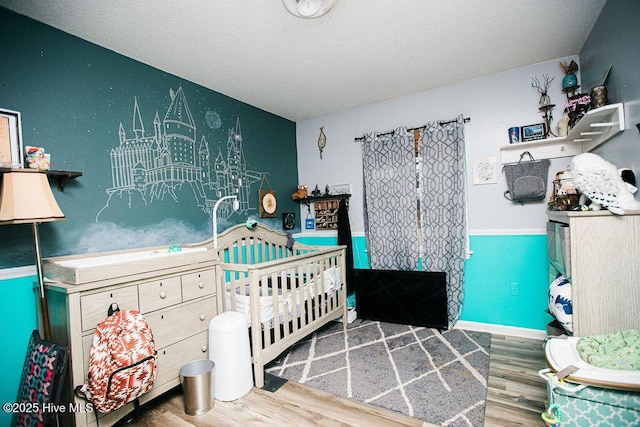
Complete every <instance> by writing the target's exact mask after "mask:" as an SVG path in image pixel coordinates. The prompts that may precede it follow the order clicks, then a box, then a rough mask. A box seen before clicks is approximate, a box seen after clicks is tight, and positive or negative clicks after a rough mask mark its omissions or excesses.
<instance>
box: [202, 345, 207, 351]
mask: <svg viewBox="0 0 640 427" xmlns="http://www.w3.org/2000/svg"><path fill="white" fill-rule="evenodd" d="M202 352H203V353H206V352H207V346H206V345H203V346H202Z"/></svg>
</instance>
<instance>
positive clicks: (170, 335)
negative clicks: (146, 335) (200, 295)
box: [145, 296, 217, 349]
mask: <svg viewBox="0 0 640 427" xmlns="http://www.w3.org/2000/svg"><path fill="white" fill-rule="evenodd" d="M216 314H217V309H216V298H215V296H212V297H210V298H206V299H204V300H199V301H195V302H190V303H184V304H180V305H179V306H177V307H171V308H167V309H164V310H160V311H156V312H153V313H150V314H148V315H146V316H145V319H146V320H147V323H149V326H150V327H151V331H152V332H153V339H154V341H155V342H156V348H157V349H161V348H163V347H166V346H168V345H170V344H173V343H175V342H177V341H180V340H182V339H184V338H186V337H188V336H190V335H194V334H197V333H199V332H204V331H207V330H208V329H209V321H210V320H211V319H212V318H213V317H215V315H216Z"/></svg>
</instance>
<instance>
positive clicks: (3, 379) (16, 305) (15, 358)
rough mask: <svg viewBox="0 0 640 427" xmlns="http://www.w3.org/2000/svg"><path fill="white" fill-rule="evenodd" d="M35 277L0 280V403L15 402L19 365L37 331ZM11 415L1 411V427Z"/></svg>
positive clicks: (20, 368) (5, 424)
mask: <svg viewBox="0 0 640 427" xmlns="http://www.w3.org/2000/svg"><path fill="white" fill-rule="evenodd" d="M34 281H37V278H36V277H35V276H30V277H20V278H15V279H8V280H0V293H1V294H2V301H3V302H2V304H1V309H0V325H2V326H1V328H2V339H3V340H4V343H5V348H4V351H1V352H0V366H2V369H0V384H2V387H0V402H1V403H5V402H15V400H16V396H17V394H18V384H19V383H20V375H21V373H22V365H23V363H24V358H25V356H26V353H27V344H28V343H29V337H30V336H31V331H33V330H34V329H36V327H37V325H36V294H35V293H34V290H33V283H34ZM10 423H11V414H8V413H6V412H4V411H2V412H0V425H1V426H8V425H9V424H10Z"/></svg>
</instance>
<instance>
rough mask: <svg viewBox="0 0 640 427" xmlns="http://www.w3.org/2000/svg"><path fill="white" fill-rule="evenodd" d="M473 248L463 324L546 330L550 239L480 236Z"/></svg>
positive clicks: (467, 265)
mask: <svg viewBox="0 0 640 427" xmlns="http://www.w3.org/2000/svg"><path fill="white" fill-rule="evenodd" d="M470 247H471V250H472V251H473V254H472V255H471V257H470V258H469V259H468V260H467V262H466V263H465V284H464V305H463V308H462V315H461V317H460V320H466V321H470V322H480V323H490V324H496V325H503V326H515V327H520V328H529V329H538V330H544V329H545V326H546V324H547V323H548V322H549V321H550V320H551V317H550V316H549V314H547V313H546V310H547V291H548V288H549V266H548V262H547V238H546V236H545V235H519V236H514V235H505V236H479V235H475V236H471V237H470ZM512 283H515V284H517V288H518V291H517V295H513V294H512V289H511V288H512Z"/></svg>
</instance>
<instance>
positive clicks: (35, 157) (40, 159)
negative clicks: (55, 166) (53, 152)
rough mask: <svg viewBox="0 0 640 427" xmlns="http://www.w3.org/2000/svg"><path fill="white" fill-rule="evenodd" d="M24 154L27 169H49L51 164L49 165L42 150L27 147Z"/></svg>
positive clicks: (40, 148)
mask: <svg viewBox="0 0 640 427" xmlns="http://www.w3.org/2000/svg"><path fill="white" fill-rule="evenodd" d="M25 152H26V156H25V161H26V162H27V165H28V166H29V168H31V169H38V170H41V171H48V170H49V168H50V167H51V164H50V163H49V156H47V155H46V154H45V153H44V148H42V147H32V146H30V145H27V146H26V147H25Z"/></svg>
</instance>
